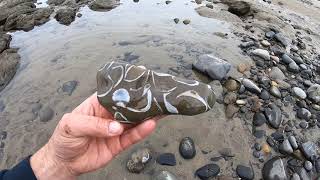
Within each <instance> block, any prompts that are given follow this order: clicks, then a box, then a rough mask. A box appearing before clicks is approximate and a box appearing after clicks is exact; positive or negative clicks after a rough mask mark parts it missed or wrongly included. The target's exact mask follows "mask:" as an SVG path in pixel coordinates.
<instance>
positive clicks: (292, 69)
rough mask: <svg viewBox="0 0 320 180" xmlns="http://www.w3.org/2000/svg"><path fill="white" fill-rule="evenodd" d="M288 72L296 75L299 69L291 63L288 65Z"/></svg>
mask: <svg viewBox="0 0 320 180" xmlns="http://www.w3.org/2000/svg"><path fill="white" fill-rule="evenodd" d="M288 70H289V71H291V72H294V73H298V72H299V70H300V67H299V66H298V65H297V64H296V63H295V62H292V63H290V64H289V66H288Z"/></svg>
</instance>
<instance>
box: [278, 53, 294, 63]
mask: <svg viewBox="0 0 320 180" xmlns="http://www.w3.org/2000/svg"><path fill="white" fill-rule="evenodd" d="M281 58H282V61H283V62H284V63H286V64H290V63H292V62H294V60H293V59H291V57H290V56H289V55H287V54H283V55H282V57H281Z"/></svg>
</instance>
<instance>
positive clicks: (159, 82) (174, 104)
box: [97, 62, 215, 123]
mask: <svg viewBox="0 0 320 180" xmlns="http://www.w3.org/2000/svg"><path fill="white" fill-rule="evenodd" d="M124 68H126V69H127V70H126V72H125V73H126V74H125V75H124V71H122V70H123V69H124ZM123 77H125V78H123ZM115 84H116V85H117V86H116V88H115V86H114V85H115ZM97 85H98V88H97V89H98V93H97V97H98V100H99V102H100V104H101V105H102V106H103V107H105V108H106V109H107V110H108V111H109V112H110V113H112V114H113V115H114V118H115V119H116V120H118V121H121V122H123V123H139V122H142V121H143V120H145V119H147V118H150V117H154V116H157V115H161V114H184V115H195V114H200V113H203V112H206V111H209V110H210V109H211V108H212V106H213V104H214V103H215V95H214V92H213V89H212V88H211V86H210V85H208V84H203V83H200V82H198V81H194V80H185V79H180V78H178V77H175V76H172V75H169V74H164V73H157V72H155V71H149V70H148V69H146V68H145V67H142V66H135V65H131V64H126V63H120V62H111V63H107V64H106V65H105V66H104V67H103V68H101V69H100V70H99V71H98V73H97ZM132 89H133V90H132ZM142 112H143V113H142Z"/></svg>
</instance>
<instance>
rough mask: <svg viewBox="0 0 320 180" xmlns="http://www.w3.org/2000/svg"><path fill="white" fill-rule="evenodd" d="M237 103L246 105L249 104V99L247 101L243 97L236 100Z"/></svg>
mask: <svg viewBox="0 0 320 180" xmlns="http://www.w3.org/2000/svg"><path fill="white" fill-rule="evenodd" d="M236 104H237V105H238V106H244V105H246V104H247V101H246V100H243V99H238V100H236Z"/></svg>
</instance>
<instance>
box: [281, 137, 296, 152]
mask: <svg viewBox="0 0 320 180" xmlns="http://www.w3.org/2000/svg"><path fill="white" fill-rule="evenodd" d="M279 150H280V152H281V153H283V154H292V153H293V149H292V147H291V144H290V142H289V140H288V139H286V140H284V141H283V142H282V143H281V144H280V146H279Z"/></svg>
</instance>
